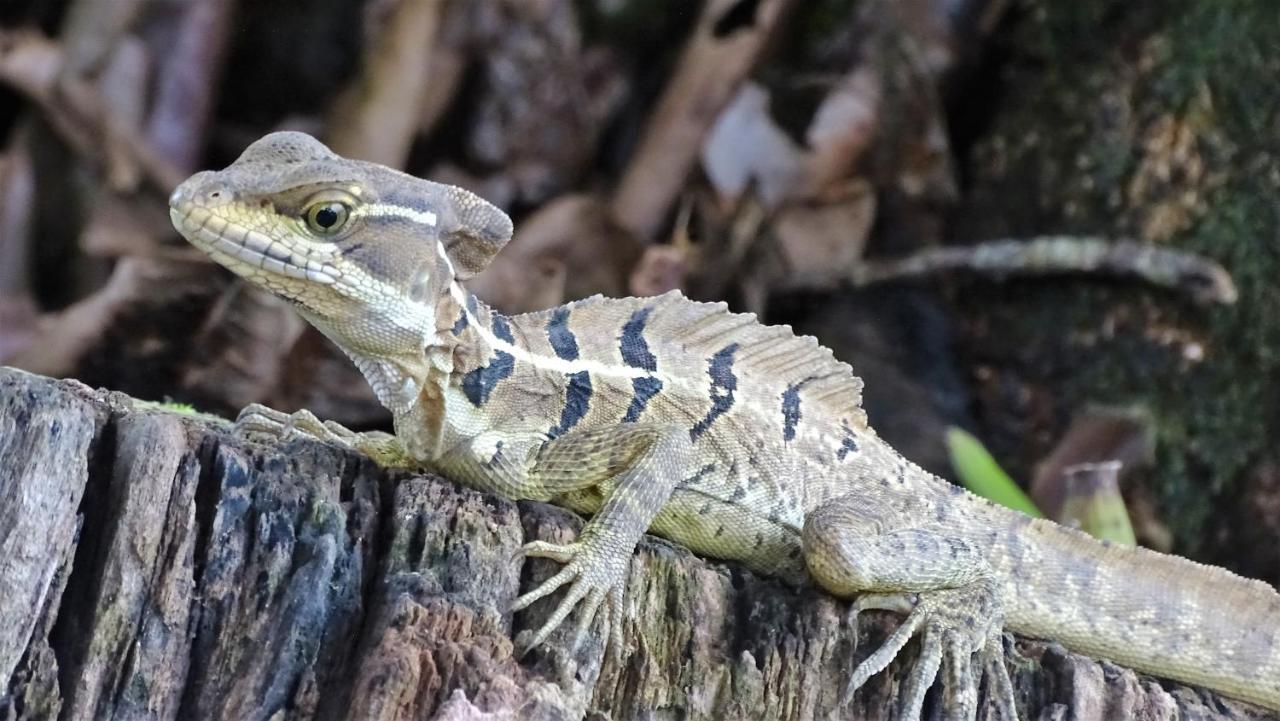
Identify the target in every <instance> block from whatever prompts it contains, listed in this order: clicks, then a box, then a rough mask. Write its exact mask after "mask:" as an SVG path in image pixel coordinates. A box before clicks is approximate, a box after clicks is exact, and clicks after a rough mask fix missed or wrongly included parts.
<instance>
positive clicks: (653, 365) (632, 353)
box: [618, 306, 658, 371]
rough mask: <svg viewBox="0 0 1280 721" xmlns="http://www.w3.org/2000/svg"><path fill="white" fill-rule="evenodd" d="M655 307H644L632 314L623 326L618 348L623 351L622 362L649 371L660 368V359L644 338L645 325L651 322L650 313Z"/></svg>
mask: <svg viewBox="0 0 1280 721" xmlns="http://www.w3.org/2000/svg"><path fill="white" fill-rule="evenodd" d="M652 311H653V308H650V307H647V306H646V307H644V308H641V309H640V310H638V311H636V312H634V313H632V314H631V318H630V319H629V320H628V321H627V322H626V324H625V325H623V326H622V337H620V338H619V339H618V349H619V351H621V353H622V362H623V363H626V364H627V365H629V366H631V367H632V368H643V369H645V370H647V371H656V370H658V359H657V358H654V357H653V353H651V352H650V351H649V343H648V342H647V341H646V340H645V339H644V326H645V323H648V322H649V313H651V312H652Z"/></svg>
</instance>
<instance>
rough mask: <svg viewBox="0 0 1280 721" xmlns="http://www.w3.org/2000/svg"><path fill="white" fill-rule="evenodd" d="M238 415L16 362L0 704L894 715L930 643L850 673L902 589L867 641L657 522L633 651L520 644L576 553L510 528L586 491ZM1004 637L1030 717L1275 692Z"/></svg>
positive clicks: (6, 441)
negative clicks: (110, 388)
mask: <svg viewBox="0 0 1280 721" xmlns="http://www.w3.org/2000/svg"><path fill="white" fill-rule="evenodd" d="M228 431H229V426H228V425H227V424H225V423H221V422H217V421H213V420H208V419H203V418H200V417H195V416H189V415H180V414H175V413H171V412H167V411H162V410H144V409H140V408H137V407H135V405H134V403H133V402H132V401H131V400H130V399H129V398H127V397H126V396H123V395H120V394H115V393H110V392H105V391H92V390H90V389H88V388H87V387H85V386H83V385H80V384H78V383H75V382H67V381H55V380H51V379H48V378H43V377H40V376H35V375H30V374H27V373H23V372H21V371H15V370H10V369H4V368H0V589H3V592H0V719H52V718H64V719H174V718H181V719H262V720H264V721H268V720H269V721H284V720H286V719H320V720H336V719H357V718H359V719H388V720H389V719H509V718H520V719H580V718H590V719H604V718H613V719H631V718H644V719H827V718H833V719H834V718H840V719H881V718H891V717H892V716H893V711H894V709H895V708H896V705H895V703H896V694H897V690H898V686H899V680H900V679H901V678H902V676H903V674H904V673H905V671H906V670H907V669H908V668H909V664H910V662H911V660H912V659H913V658H914V644H913V645H910V646H908V648H907V651H906V652H905V654H904V658H903V659H901V660H899V661H897V662H895V663H894V664H892V665H891V666H890V668H889V669H888V670H887V671H886V673H884V674H881V675H880V676H877V677H875V678H874V679H872V681H871V682H870V683H869V684H868V686H867V687H866V688H864V689H863V690H862V691H860V692H859V693H858V694H857V696H856V697H855V701H854V704H853V705H852V706H851V707H849V708H847V709H844V710H838V709H837V707H836V701H837V699H838V698H839V694H840V690H841V688H842V685H843V682H844V680H845V679H846V678H847V676H848V673H849V671H850V670H851V669H852V667H853V664H854V662H855V661H856V660H857V659H859V658H861V657H863V656H865V655H866V654H867V653H869V651H870V650H871V649H873V648H875V647H876V646H877V645H878V644H879V643H880V642H881V641H882V640H883V639H884V637H885V635H886V634H887V632H888V631H890V630H892V628H893V627H894V626H895V625H896V623H897V621H896V619H895V618H894V617H892V616H890V615H887V614H873V613H869V614H866V617H865V618H863V619H862V620H861V622H860V624H859V629H858V634H857V635H858V637H859V638H860V640H861V643H857V644H855V639H854V633H853V632H851V631H850V630H849V629H847V628H845V627H844V626H843V624H842V622H841V618H842V616H843V614H844V610H845V606H844V604H841V603H837V602H836V601H834V600H833V599H831V598H829V597H827V596H825V595H824V594H822V593H819V592H817V591H815V590H813V589H792V588H788V587H786V586H784V585H782V584H780V583H778V582H776V581H773V580H770V579H764V578H758V577H756V576H753V575H752V574H750V573H747V572H745V571H742V570H740V569H738V568H736V567H733V566H731V565H726V564H719V563H713V562H708V561H706V560H703V559H700V558H698V557H696V556H694V555H692V554H691V553H689V552H688V551H686V550H684V549H681V548H679V547H676V546H673V545H671V544H667V543H665V542H662V541H660V540H657V539H653V538H646V540H645V541H644V542H643V543H642V544H641V546H640V549H639V551H638V552H637V553H636V555H635V557H634V559H633V562H632V564H631V575H630V578H629V587H628V592H627V601H626V609H625V616H626V628H625V633H624V635H625V638H626V641H627V646H628V648H627V650H626V651H625V653H624V654H623V655H622V658H621V660H620V662H618V661H615V660H614V659H612V658H609V657H605V656H604V654H603V653H602V648H601V643H602V639H603V636H602V635H601V632H602V631H603V629H601V628H600V627H599V625H597V626H596V627H594V628H593V633H592V635H591V637H590V639H589V642H588V643H585V644H584V645H583V648H582V649H580V650H579V651H578V653H577V654H576V655H575V656H573V657H569V656H568V655H567V652H566V650H565V649H566V645H565V644H566V642H567V635H568V630H567V629H564V630H562V631H560V632H557V634H555V635H553V636H552V638H551V640H550V642H549V644H548V646H547V647H545V648H543V649H539V650H537V651H535V652H534V653H532V654H530V655H529V657H527V658H525V659H524V660H518V659H516V658H515V657H514V655H513V649H514V646H513V643H512V640H511V639H512V637H513V635H517V634H519V633H520V632H522V631H524V630H525V629H527V628H536V627H537V626H538V625H539V624H540V622H541V621H542V619H543V618H545V617H546V615H547V614H549V613H550V611H551V608H552V607H553V605H554V602H555V599H557V598H558V595H557V596H553V597H552V599H551V600H544V601H542V602H540V603H539V604H537V605H535V606H534V607H533V609H531V611H530V612H528V613H524V614H520V615H517V616H515V617H514V618H513V616H512V614H510V613H509V612H508V611H507V610H506V609H507V607H508V606H509V605H510V603H511V601H512V600H513V599H514V598H515V597H516V596H517V595H518V594H519V592H520V590H521V589H522V588H523V589H528V588H530V587H532V585H533V584H535V583H536V582H538V581H539V580H541V579H543V578H546V577H547V576H549V575H550V574H552V573H553V572H554V571H555V568H556V567H555V564H553V563H551V562H549V561H542V560H530V561H528V562H524V563H523V564H522V563H520V562H516V561H512V560H511V557H512V554H513V553H514V552H515V551H516V549H517V548H518V547H519V546H520V544H521V543H522V542H523V541H524V540H525V539H526V538H542V539H546V540H566V539H569V538H572V536H573V534H574V533H575V531H576V529H577V528H578V527H579V526H580V522H579V521H578V520H577V519H576V518H575V517H574V516H573V515H572V514H569V513H566V512H564V511H560V510H558V509H555V508H553V507H550V506H546V505H542V504H536V503H528V504H526V503H520V504H516V503H511V502H509V501H506V500H502V499H498V498H494V497H491V496H487V495H484V494H480V493H475V492H473V491H470V490H466V489H464V488H461V487H459V486H456V485H454V484H453V483H451V482H449V481H448V480H445V479H442V478H439V477H435V476H429V475H413V474H407V473H389V472H386V471H383V470H381V469H379V468H377V467H376V466H375V465H373V464H372V463H371V462H369V461H368V460H366V459H363V458H360V457H358V456H355V455H352V454H347V453H344V452H342V451H339V450H336V449H332V448H328V447H325V446H323V445H320V444H316V443H312V442H308V441H301V440H299V441H291V442H287V443H284V444H280V445H274V446H266V445H257V444H252V443H247V442H245V441H243V440H241V439H238V438H235V437H233V436H231V435H230V434H229V432H228ZM568 625H569V626H572V624H568ZM1006 662H1007V663H1008V664H1009V666H1010V670H1011V672H1012V673H1013V678H1014V682H1015V685H1016V688H1017V695H1018V702H1019V707H1020V711H1021V713H1022V715H1023V718H1024V719H1112V718H1129V717H1141V718H1144V719H1275V718H1277V716H1276V715H1275V714H1268V713H1266V712H1264V711H1261V710H1258V709H1255V708H1253V707H1249V706H1247V705H1245V704H1241V703H1236V702H1232V701H1225V700H1222V699H1220V698H1219V697H1217V696H1215V695H1214V694H1212V693H1209V692H1206V691H1203V690H1198V689H1192V688H1187V687H1182V686H1178V685H1176V684H1172V683H1169V682H1164V681H1158V680H1155V679H1153V678H1150V677H1146V676H1142V675H1139V674H1135V673H1134V672H1132V671H1129V670H1126V669H1122V668H1120V667H1117V666H1115V665H1112V664H1109V663H1106V662H1099V661H1095V660H1091V659H1088V658H1084V657H1081V656H1078V655H1075V654H1072V653H1069V652H1066V651H1064V650H1063V649H1062V648H1061V647H1060V646H1056V645H1054V644H1046V643H1042V642H1036V641H1027V640H1023V639H1017V640H1016V641H1015V640H1014V639H1012V638H1011V637H1009V638H1007V641H1006ZM935 695H936V693H935ZM932 700H933V699H931V702H932ZM928 708H932V703H931V705H930V706H929V707H928ZM985 713H986V712H985V711H984V714H985ZM983 717H986V716H985V715H984V716H983Z"/></svg>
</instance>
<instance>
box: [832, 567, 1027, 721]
mask: <svg viewBox="0 0 1280 721" xmlns="http://www.w3.org/2000/svg"><path fill="white" fill-rule="evenodd" d="M996 599H997V596H996V593H995V589H994V588H993V586H992V584H991V583H989V582H982V581H979V582H975V583H973V584H971V585H969V586H966V587H963V588H955V589H944V590H938V591H927V592H924V593H920V594H867V595H863V596H861V597H859V598H858V600H857V601H855V602H854V605H853V608H852V609H851V611H850V614H849V618H850V621H851V622H855V623H856V618H857V615H858V613H859V612H861V611H864V610H869V609H881V610H891V611H899V612H906V613H907V614H908V615H907V618H906V620H904V621H903V622H902V625H901V626H899V627H898V629H897V630H896V631H894V632H893V634H892V635H891V636H889V638H888V639H887V640H886V641H885V643H884V645H883V646H881V647H880V648H879V649H877V650H876V651H875V652H874V653H872V654H871V655H870V656H868V657H867V659H866V660H865V661H863V662H862V663H861V664H859V666H858V667H857V668H856V669H854V671H853V677H852V678H851V679H850V680H849V685H848V687H846V689H845V693H844V698H843V703H844V704H848V703H849V702H850V701H851V700H852V699H853V692H854V691H856V690H857V689H858V688H859V687H861V686H862V684H864V683H866V681H867V679H869V678H870V677H872V676H874V675H875V674H877V673H879V672H880V671H882V670H884V668H885V667H886V666H888V665H889V662H890V661H892V660H893V659H894V658H895V657H896V656H897V655H898V652H899V651H901V650H902V647H903V646H905V645H906V643H907V641H909V640H910V639H911V637H912V636H914V635H916V634H917V633H919V634H920V657H919V659H918V660H917V662H916V665H915V668H914V669H912V671H911V674H910V676H908V678H907V681H906V683H905V685H904V686H903V690H902V704H903V705H902V714H901V716H900V718H901V719H903V721H918V719H919V718H920V713H921V709H922V707H923V706H924V697H925V693H926V692H928V690H929V688H930V687H931V686H932V685H933V683H934V681H935V680H936V679H937V676H938V672H939V670H941V669H942V668H943V666H944V665H945V667H946V681H945V685H946V692H947V693H946V695H945V696H944V716H945V717H946V718H951V719H965V720H971V719H974V718H976V717H977V713H978V684H979V682H980V681H981V679H982V677H983V675H985V676H986V677H987V679H988V688H989V689H990V693H991V694H992V695H993V696H994V697H995V699H996V702H997V704H998V707H999V709H1000V715H1001V716H1002V717H1003V718H1004V719H1005V720H1006V721H1017V718H1018V716H1017V710H1016V708H1015V706H1014V698H1013V683H1012V681H1011V680H1010V678H1009V672H1008V669H1006V668H1005V665H1004V647H1003V644H1002V643H1001V619H1002V617H1003V609H1002V608H1000V606H999V604H998V602H997V600H996ZM975 661H976V663H977V668H976V669H975V666H974V664H975Z"/></svg>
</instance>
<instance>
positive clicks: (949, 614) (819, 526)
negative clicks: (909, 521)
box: [804, 496, 1017, 721]
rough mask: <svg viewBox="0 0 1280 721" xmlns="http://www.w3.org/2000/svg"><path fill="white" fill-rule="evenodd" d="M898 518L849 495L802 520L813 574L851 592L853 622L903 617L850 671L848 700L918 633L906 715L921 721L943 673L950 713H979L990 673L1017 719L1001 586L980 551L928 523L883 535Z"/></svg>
mask: <svg viewBox="0 0 1280 721" xmlns="http://www.w3.org/2000/svg"><path fill="white" fill-rule="evenodd" d="M895 520H901V519H895V516H894V514H892V513H886V512H885V509H883V508H877V507H876V506H875V504H874V502H869V500H868V499H867V498H866V497H861V498H858V497H853V496H846V497H843V498H841V499H837V500H836V501H835V502H834V503H832V504H829V505H827V506H824V507H823V508H821V509H818V510H816V511H814V513H812V514H811V515H810V517H809V518H808V519H807V520H806V523H805V530H804V545H805V560H806V562H807V564H808V566H809V570H810V573H811V574H812V575H813V578H814V579H815V580H816V581H817V582H818V583H820V584H821V585H822V586H823V587H825V588H826V589H827V590H828V591H831V592H832V593H833V594H835V595H837V596H840V597H844V598H849V597H854V598H855V600H854V602H853V604H852V607H851V609H850V613H849V620H850V622H856V619H857V616H858V614H859V613H861V612H862V611H866V610H889V611H895V612H900V613H905V614H906V619H905V620H904V621H903V622H902V624H901V625H900V626H899V627H898V628H897V629H896V630H895V631H894V632H893V633H892V634H891V635H890V636H889V638H888V639H886V641H885V643H884V645H882V646H881V647H880V648H878V649H876V650H875V651H874V652H872V653H871V655H870V656H868V657H867V658H866V659H865V660H863V661H862V663H860V664H859V665H858V666H857V667H856V668H855V669H854V670H853V674H852V676H851V677H850V680H849V684H848V686H847V687H846V689H845V692H844V695H843V702H844V703H845V704H848V703H849V702H850V701H851V700H852V698H853V694H854V692H855V691H856V690H857V689H858V688H860V687H861V686H862V685H863V684H864V683H866V681H867V680H868V679H869V678H871V677H872V676H874V675H875V674H877V673H879V672H880V671H882V670H884V669H885V668H886V667H887V666H888V665H889V663H890V662H892V661H893V659H894V658H895V657H897V655H898V653H899V652H900V651H901V650H902V649H903V648H904V647H905V646H906V645H907V642H908V641H910V640H911V639H912V638H913V637H919V639H920V653H919V658H918V660H917V661H916V664H915V665H914V667H913V668H912V669H911V671H910V672H909V673H908V675H907V678H906V681H905V683H904V684H903V686H902V691H901V696H900V703H901V704H902V707H901V708H902V710H901V715H900V718H901V719H903V720H904V721H918V719H920V717H921V713H922V710H923V707H924V700H925V696H926V694H927V693H928V691H929V689H930V688H931V687H932V686H933V685H934V683H935V681H936V680H937V677H938V675H939V672H942V673H943V681H944V690H945V692H946V693H944V695H943V697H942V707H943V708H942V711H943V716H944V717H945V718H949V719H965V720H970V719H974V718H976V716H977V711H978V690H979V682H980V681H981V680H982V678H983V676H986V678H987V679H988V689H989V695H991V696H994V697H995V701H996V705H997V710H998V711H999V715H1000V716H1003V717H1005V718H1006V721H1017V716H1016V711H1015V710H1014V702H1013V693H1012V684H1011V683H1009V677H1008V673H1007V671H1006V670H1005V669H1004V657H1003V652H1004V650H1003V646H1002V644H1001V625H1002V623H1003V616H1004V612H1003V603H1002V599H1001V595H1000V592H1001V588H1000V585H999V583H998V582H997V580H996V577H995V575H994V573H993V572H992V571H991V569H990V566H989V565H988V564H987V563H986V561H985V559H984V558H983V555H982V553H981V549H979V548H977V547H976V546H974V545H973V544H970V543H968V542H967V541H965V540H963V539H959V538H955V537H950V536H947V535H945V534H943V533H939V532H937V531H934V530H929V529H922V528H911V527H906V528H898V529H897V530H889V531H886V530H885V528H886V527H893V526H895V525H898V524H895ZM902 525H905V524H902ZM975 657H976V660H977V663H976V664H975V663H974V661H975Z"/></svg>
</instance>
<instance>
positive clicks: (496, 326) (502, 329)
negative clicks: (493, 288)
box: [489, 310, 516, 345]
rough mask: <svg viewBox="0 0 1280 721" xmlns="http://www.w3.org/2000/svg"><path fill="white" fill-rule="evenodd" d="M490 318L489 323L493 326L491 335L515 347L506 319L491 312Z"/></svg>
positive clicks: (514, 338)
mask: <svg viewBox="0 0 1280 721" xmlns="http://www.w3.org/2000/svg"><path fill="white" fill-rule="evenodd" d="M490 315H491V316H492V318H491V320H490V321H489V322H490V323H491V324H492V325H493V334H494V335H495V336H497V337H498V338H500V339H501V340H504V341H506V342H508V343H510V344H512V345H515V342H516V337H515V336H514V335H512V334H511V324H510V323H509V322H508V321H507V317H506V316H505V315H503V314H501V313H499V312H498V311H496V310H495V311H491V313H490Z"/></svg>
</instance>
